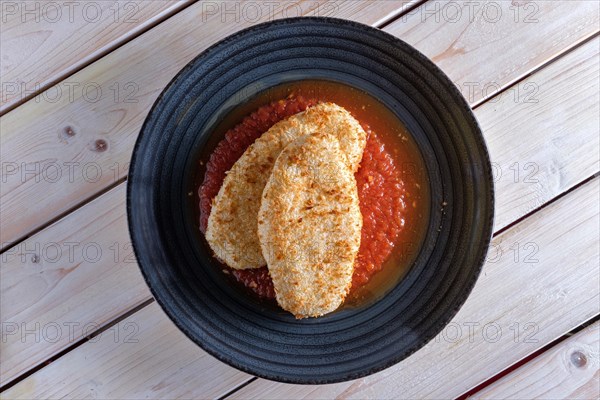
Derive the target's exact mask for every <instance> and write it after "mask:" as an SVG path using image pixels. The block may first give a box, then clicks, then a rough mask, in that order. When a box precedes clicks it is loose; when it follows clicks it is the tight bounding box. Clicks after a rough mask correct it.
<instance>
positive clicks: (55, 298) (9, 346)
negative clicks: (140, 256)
mask: <svg viewBox="0 0 600 400" xmlns="http://www.w3.org/2000/svg"><path fill="white" fill-rule="evenodd" d="M0 257H1V260H0V261H1V268H0V274H1V275H0V276H1V279H0V288H1V291H0V316H1V319H2V333H3V336H2V340H1V341H0V385H4V384H6V383H7V382H9V381H11V380H12V379H13V378H14V377H16V376H18V375H20V374H22V373H23V372H25V371H27V370H29V369H30V368H32V367H34V366H35V365H37V364H39V363H41V362H43V361H44V360H46V359H47V358H48V357H50V356H51V355H52V354H55V353H57V352H58V351H60V350H62V349H64V348H66V347H68V346H70V345H72V344H74V343H76V342H78V341H80V340H82V339H83V338H84V337H85V336H86V335H89V334H91V333H92V332H94V331H96V330H97V329H98V328H100V327H102V326H104V325H106V323H108V322H110V321H111V320H112V319H114V318H115V317H116V316H118V315H122V314H123V313H124V312H127V311H128V310H131V309H132V308H134V307H135V306H137V305H139V304H141V303H142V302H143V301H145V300H147V299H149V298H150V297H151V295H150V291H149V290H148V288H147V287H146V285H145V284H144V280H143V278H142V276H141V274H140V272H139V269H138V268H137V264H136V263H135V257H134V256H133V249H132V248H131V244H130V242H129V234H128V230H127V219H126V216H125V185H119V186H118V187H117V188H115V189H113V190H111V191H109V192H107V193H106V194H104V195H103V196H100V197H99V198H97V199H96V200H94V201H92V202H90V203H89V204H87V205H86V207H85V208H84V209H80V210H78V211H77V212H74V213H72V214H69V215H68V216H67V217H66V218H64V219H62V220H60V221H59V222H58V223H56V224H54V225H52V226H50V227H48V229H45V230H42V231H41V232H39V233H38V234H37V235H35V236H33V237H31V238H29V239H27V240H26V241H24V242H21V243H20V244H19V245H18V246H16V247H13V248H11V249H9V250H7V251H6V252H5V253H3V254H2V256H0ZM27 332H31V333H27Z"/></svg>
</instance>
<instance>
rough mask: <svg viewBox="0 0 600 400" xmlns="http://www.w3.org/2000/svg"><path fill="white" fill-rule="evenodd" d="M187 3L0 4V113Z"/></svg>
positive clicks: (128, 0)
mask: <svg viewBox="0 0 600 400" xmlns="http://www.w3.org/2000/svg"><path fill="white" fill-rule="evenodd" d="M189 1H190V0H177V1H175V0H168V1H167V0H160V1H143V0H135V1H132V0H126V1H125V0H118V1H117V0H115V1H92V2H41V1H37V2H25V1H4V2H2V4H1V5H0V12H1V15H0V19H1V21H2V24H1V25H0V35H1V36H2V57H1V58H0V71H1V72H2V85H1V86H2V87H1V88H0V114H2V113H4V112H5V111H6V110H7V109H8V108H11V107H14V106H15V105H16V104H18V103H19V102H21V101H22V100H23V99H24V98H27V97H31V96H32V95H35V93H39V92H40V91H41V90H45V89H47V88H48V86H49V84H50V83H51V82H56V81H57V80H60V79H64V78H65V77H67V76H68V75H70V74H71V73H73V72H74V71H76V70H77V69H79V68H81V66H83V65H86V64H88V63H89V62H90V61H91V60H93V59H95V58H97V57H99V56H100V55H102V54H104V53H106V52H107V51H110V50H111V49H112V48H115V47H117V46H119V45H121V44H123V43H125V42H127V41H128V40H130V39H131V38H132V37H135V36H136V35H138V34H139V33H140V32H142V31H144V30H145V29H147V28H148V27H149V26H152V24H154V23H156V21H159V20H160V19H162V18H165V17H166V16H168V15H170V14H172V13H174V12H177V11H178V10H180V9H181V8H183V7H184V6H185V5H186V4H187V3H189Z"/></svg>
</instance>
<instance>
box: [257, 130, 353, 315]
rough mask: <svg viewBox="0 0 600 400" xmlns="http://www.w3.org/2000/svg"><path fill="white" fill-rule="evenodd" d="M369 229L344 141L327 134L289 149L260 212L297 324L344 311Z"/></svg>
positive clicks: (265, 243)
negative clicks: (362, 240)
mask: <svg viewBox="0 0 600 400" xmlns="http://www.w3.org/2000/svg"><path fill="white" fill-rule="evenodd" d="M361 228H362V215H361V213H360V208H359V201H358V190H357V187H356V180H355V178H354V170H353V169H352V166H351V165H349V164H348V162H347V160H346V155H345V152H344V151H342V148H341V146H340V142H339V141H338V139H337V138H336V136H334V135H331V134H328V133H323V132H319V133H316V134H314V135H308V136H304V137H301V138H299V139H297V140H296V141H294V142H292V143H291V144H289V145H288V146H287V147H286V148H285V149H284V150H283V151H282V152H281V154H280V155H279V157H278V158H277V161H276V162H275V166H274V167H273V171H272V173H271V176H270V178H269V180H268V182H267V185H266V186H265V190H264V192H263V197H262V203H261V207H260V210H259V213H258V236H259V238H260V244H261V246H262V253H263V255H264V256H265V258H266V260H267V266H268V268H269V274H270V275H271V278H272V279H273V285H274V287H275V295H276V298H277V302H278V303H279V305H280V306H281V307H282V308H283V309H284V310H287V311H289V312H291V313H292V314H294V315H295V316H296V318H306V317H318V316H321V315H323V314H327V313H329V312H331V311H334V310H335V309H337V308H338V307H339V306H340V305H341V304H342V302H343V301H344V298H345V297H346V295H347V294H348V292H349V290H350V286H351V284H352V274H353V272H354V260H355V258H356V255H357V253H358V249H359V247H360V238H361V236H360V235H361Z"/></svg>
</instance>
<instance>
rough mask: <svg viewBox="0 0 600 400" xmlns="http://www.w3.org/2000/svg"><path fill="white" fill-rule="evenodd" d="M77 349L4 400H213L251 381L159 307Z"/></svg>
mask: <svg viewBox="0 0 600 400" xmlns="http://www.w3.org/2000/svg"><path fill="white" fill-rule="evenodd" d="M77 350H78V351H72V352H70V353H68V354H66V355H65V356H63V357H61V358H60V359H58V360H57V361H55V362H53V363H52V364H50V365H51V366H52V367H53V368H52V369H49V368H44V369H42V370H40V371H39V372H37V373H35V374H34V375H33V376H35V379H31V380H30V379H27V380H25V381H23V382H21V383H19V384H17V385H16V386H14V387H13V388H11V389H9V390H8V391H6V392H4V393H3V398H5V399H9V398H10V399H19V398H21V399H31V398H45V399H48V398H52V399H55V398H63V397H67V398H76V399H80V398H98V399H145V398H149V399H159V398H170V399H173V398H199V399H209V398H217V397H220V396H222V395H224V394H226V393H227V392H228V391H229V390H230V389H231V388H233V387H235V386H237V385H239V384H240V383H242V382H244V381H245V380H247V379H249V378H250V375H247V374H244V373H243V372H240V371H237V370H235V369H233V368H230V367H228V366H227V365H225V364H223V363H221V362H220V361H218V360H217V359H215V358H213V357H211V356H209V355H208V354H207V353H206V352H204V351H202V350H201V349H200V348H199V347H198V346H196V345H195V344H194V343H193V342H191V341H190V340H189V339H188V338H186V337H185V335H184V334H183V333H181V332H180V331H179V330H178V329H177V328H176V327H175V325H173V323H172V322H171V321H170V320H169V319H168V318H167V316H166V315H165V314H164V313H163V312H162V310H161V309H160V307H159V306H158V305H157V304H156V303H152V304H151V305H149V306H147V307H145V308H143V309H142V310H140V311H139V312H137V313H135V314H133V315H132V316H130V317H129V318H127V319H125V320H123V321H121V322H119V324H118V325H115V326H114V327H111V328H110V329H109V330H107V331H105V332H103V333H102V334H101V335H100V336H98V337H96V338H94V339H93V340H92V341H91V342H88V343H85V344H83V345H82V346H80V347H78V348H77ZM34 393H35V394H34Z"/></svg>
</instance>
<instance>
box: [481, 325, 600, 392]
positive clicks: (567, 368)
mask: <svg viewBox="0 0 600 400" xmlns="http://www.w3.org/2000/svg"><path fill="white" fill-rule="evenodd" d="M471 398H472V399H598V398H600V323H598V322H596V323H595V324H593V325H591V326H588V327H587V328H585V329H584V330H582V331H580V332H578V333H577V334H575V335H573V336H572V337H570V338H568V339H566V340H565V341H563V342H560V343H559V344H557V345H556V346H554V347H552V348H551V349H549V350H547V351H546V352H545V353H543V354H541V355H539V356H538V357H536V358H535V359H533V360H531V361H529V362H528V363H527V364H525V365H523V366H521V367H519V368H518V369H516V370H515V371H513V372H511V373H510V374H508V375H506V376H505V377H503V378H502V379H500V380H498V381H496V382H494V383H492V384H491V385H490V386H488V387H486V388H485V389H483V390H481V391H480V392H477V393H475V394H474V395H473V396H472V397H471Z"/></svg>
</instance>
